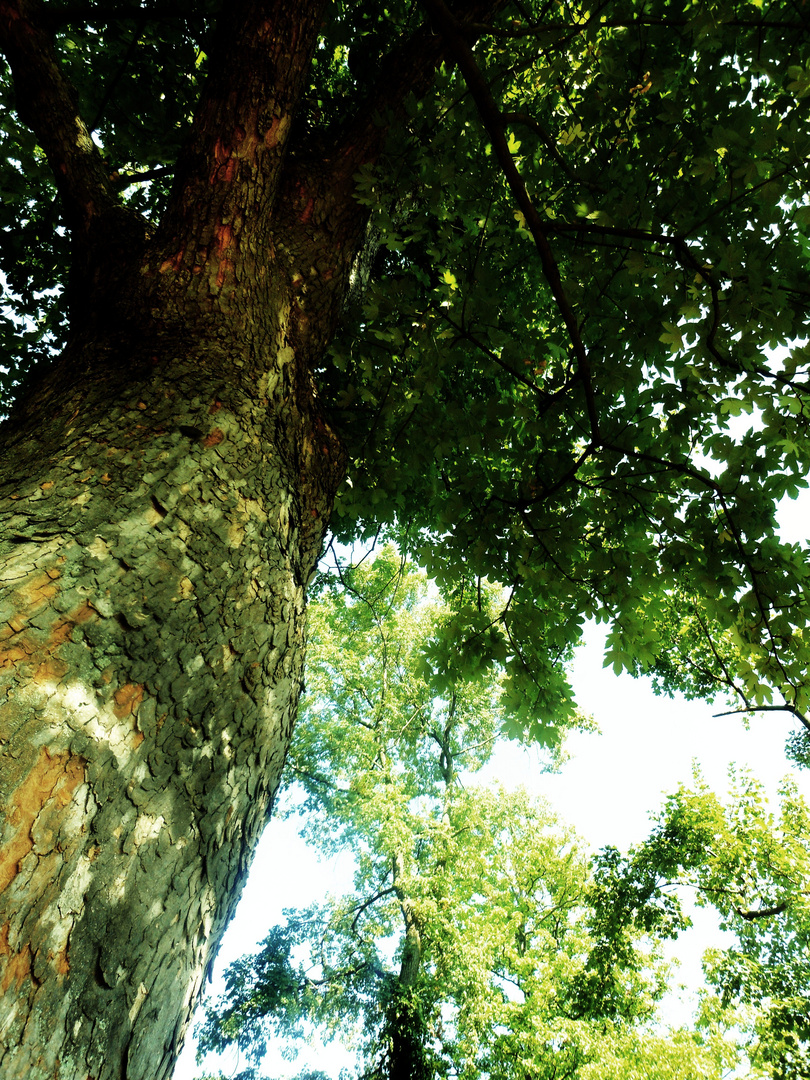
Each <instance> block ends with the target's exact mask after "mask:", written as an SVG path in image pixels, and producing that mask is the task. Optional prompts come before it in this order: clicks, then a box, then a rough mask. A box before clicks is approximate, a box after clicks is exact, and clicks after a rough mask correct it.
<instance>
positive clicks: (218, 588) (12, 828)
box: [0, 340, 333, 1080]
mask: <svg viewBox="0 0 810 1080" xmlns="http://www.w3.org/2000/svg"><path fill="white" fill-rule="evenodd" d="M239 344H240V343H239V341H238V340H237V341H234V342H233V343H232V346H231V348H230V349H225V348H220V349H218V348H217V347H215V346H213V345H211V344H210V343H208V344H206V345H199V346H198V347H197V349H196V350H195V349H194V348H190V347H189V344H188V342H185V343H184V344H183V345H182V346H179V345H178V347H177V348H176V350H172V349H171V348H170V347H169V346H167V345H166V343H164V344H163V351H162V354H160V355H158V354H152V352H151V351H150V350H148V349H147V350H145V351H144V349H143V347H141V348H140V350H139V349H135V348H129V349H127V348H126V347H125V346H124V345H123V344H121V343H119V344H118V345H117V346H116V347H112V346H110V345H109V344H108V345H105V346H104V347H101V346H98V345H92V346H90V345H85V346H84V348H83V349H81V350H79V352H80V355H78V356H77V355H75V350H74V355H71V356H70V357H68V358H67V360H68V361H69V362H70V363H71V364H72V365H74V366H75V365H76V364H82V365H84V366H85V370H87V371H88V372H89V371H93V372H94V373H95V374H94V377H93V379H92V381H91V382H90V385H89V386H88V385H86V384H85V385H83V386H81V387H77V388H74V389H73V390H72V391H71V390H69V389H66V388H65V385H64V381H63V380H62V379H61V378H60V377H59V374H60V372H61V371H62V370H63V368H61V369H59V371H58V372H57V373H56V377H53V376H52V377H51V378H50V379H49V380H47V381H46V382H45V383H43V385H42V387H41V388H40V390H39V392H38V394H37V395H36V403H35V405H36V407H35V408H34V409H33V410H32V415H33V416H35V417H38V419H37V421H36V426H34V427H32V426H30V425H28V426H25V425H24V426H23V427H22V429H21V430H18V431H17V432H16V433H15V434H14V436H12V437H11V438H10V439H8V440H7V442H6V447H7V448H9V452H7V454H6V456H5V458H4V463H3V466H2V486H0V492H1V493H2V495H1V499H0V505H2V510H3V517H4V519H5V521H6V525H5V529H4V532H3V541H4V543H3V548H2V563H1V564H0V586H2V592H0V673H1V675H2V680H3V692H2V695H0V738H1V739H2V770H0V777H2V806H3V808H4V817H3V820H2V823H1V824H2V844H1V846H0V990H2V994H3V1009H2V1013H0V1075H2V1077H3V1078H4V1080H6V1078H11V1077H20V1078H22V1077H26V1078H30V1080H35V1078H39V1077H53V1076H59V1077H61V1078H65V1080H68V1078H70V1080H73V1078H79V1077H81V1078H84V1077H95V1078H101V1077H115V1078H120V1077H129V1078H130V1080H135V1078H137V1077H144V1078H149V1080H153V1078H154V1080H157V1078H160V1077H168V1076H170V1075H171V1071H172V1068H173V1065H174V1061H175V1055H176V1051H177V1047H178V1045H179V1042H180V1040H181V1038H182V1035H183V1032H184V1030H185V1027H186V1025H187V1023H188V1020H189V1018H190V1014H191V1010H192V1006H193V1004H194V1002H195V1000H196V996H197V991H198V989H199V987H200V985H201V983H202V980H203V977H204V975H205V972H206V970H207V968H208V966H209V965H210V962H211V959H212V957H213V955H214V953H215V951H216V947H217V945H218V942H219V939H220V936H221V934H222V931H223V929H224V927H225V925H226V924H227V922H228V920H229V918H230V916H231V914H232V912H233V908H234V906H235V904H236V901H237V899H238V896H239V893H240V891H241V886H242V883H243V881H244V878H245V875H246V873H247V868H248V866H249V863H250V858H251V853H252V851H253V848H254V846H255V844H256V841H257V840H258V837H259V835H260V833H261V830H262V828H263V827H264V825H265V823H266V821H267V816H268V813H269V811H270V806H271V801H272V795H273V792H274V790H275V788H276V785H277V782H278V778H279V773H280V770H281V767H282V765H283V762H284V757H285V753H286V749H287V745H288V741H289V737H290V733H291V729H292V725H293V720H294V715H295V708H296V702H297V698H298V691H299V687H300V683H301V669H302V662H303V645H304V593H305V588H306V584H307V579H308V577H309V576H310V574H311V572H312V570H313V568H314V566H315V562H316V559H317V555H318V550H319V545H320V541H321V535H322V530H323V524H324V522H325V520H326V517H327V514H328V509H329V506H328V504H329V499H330V497H331V487H332V486H333V485H328V487H329V488H330V490H325V489H324V487H323V485H321V487H320V490H318V485H316V484H312V483H309V482H308V478H307V475H306V470H307V462H306V460H305V458H304V455H303V454H302V447H306V446H307V445H308V444H309V443H311V432H307V431H306V430H305V428H306V425H305V422H304V421H303V419H302V418H301V417H296V410H295V408H294V407H292V406H291V404H290V402H289V400H287V399H286V396H287V395H286V394H285V389H284V388H285V386H286V387H287V390H289V380H288V379H286V378H285V373H284V367H285V364H287V365H288V364H289V359H288V357H289V351H290V350H289V349H285V347H284V346H281V347H280V348H279V349H278V350H277V362H276V365H275V371H271V372H270V373H269V375H268V377H267V378H266V379H265V387H264V389H263V393H262V394H259V395H257V394H255V393H252V394H251V393H246V392H243V391H242V389H241V388H240V387H239V386H238V385H236V386H235V385H234V379H233V377H232V375H231V377H230V378H227V377H226V373H227V372H228V370H230V371H231V372H232V370H233V368H234V365H235V364H238V354H237V351H236V350H238V347H239ZM271 383H274V384H275V389H274V390H271V389H270V384H271ZM280 417H283V418H284V420H283V423H282V422H281V421H280V419H279V418H280ZM326 449H330V447H328V446H327V445H326V443H325V440H324V445H323V446H322V447H319V448H318V450H319V451H321V452H322V451H323V450H326Z"/></svg>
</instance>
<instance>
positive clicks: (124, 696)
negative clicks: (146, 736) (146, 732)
mask: <svg viewBox="0 0 810 1080" xmlns="http://www.w3.org/2000/svg"><path fill="white" fill-rule="evenodd" d="M113 701H114V702H115V705H114V706H113V712H114V713H115V715H116V716H117V717H118V719H119V720H120V719H122V718H123V717H125V716H130V715H131V714H132V713H133V712H135V710H136V709H137V708H138V706H139V705H140V703H141V702H142V701H143V683H124V685H123V686H121V687H119V688H118V689H117V690H116V691H115V693H114V694H113ZM141 738H143V736H141Z"/></svg>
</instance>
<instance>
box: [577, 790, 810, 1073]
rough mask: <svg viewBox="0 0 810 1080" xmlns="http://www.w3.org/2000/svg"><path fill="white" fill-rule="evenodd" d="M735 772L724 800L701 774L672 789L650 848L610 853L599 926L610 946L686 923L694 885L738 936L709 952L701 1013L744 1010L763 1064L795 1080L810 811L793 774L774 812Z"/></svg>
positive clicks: (809, 894)
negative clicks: (684, 898)
mask: <svg viewBox="0 0 810 1080" xmlns="http://www.w3.org/2000/svg"><path fill="white" fill-rule="evenodd" d="M731 779H732V784H731V789H730V791H729V796H728V799H727V801H726V802H725V804H724V803H723V802H721V800H719V799H718V798H717V796H716V795H715V794H714V792H712V791H711V790H710V789H709V788H708V787H707V785H706V784H705V783H704V782H703V781H702V780H701V778H700V775H699V774H698V775H697V776H696V777H695V786H694V787H693V788H688V787H685V786H684V787H681V788H680V789H679V791H678V792H677V793H676V794H675V795H673V796H670V798H669V799H668V800H667V803H666V805H665V807H664V809H663V810H662V811H661V813H660V815H659V817H658V821H657V822H656V825H655V828H654V830H653V831H652V833H651V835H650V837H649V839H648V840H647V841H646V842H645V843H644V844H642V845H639V846H638V847H637V848H636V849H631V850H630V851H629V852H628V853H627V855H625V856H621V855H620V854H619V853H618V852H617V851H615V850H613V849H607V850H606V851H605V852H604V853H602V855H601V856H600V857H599V859H598V860H597V871H596V882H597V884H596V889H595V892H594V899H595V912H596V915H597V919H596V923H597V925H599V926H601V927H602V929H603V931H604V935H605V940H606V942H607V941H614V940H620V937H621V934H622V933H627V934H630V935H633V934H636V933H638V932H639V930H640V929H643V928H647V927H658V928H662V927H664V926H667V925H669V926H674V927H677V926H678V925H679V924H680V925H683V916H682V914H681V907H680V895H682V888H683V887H686V888H688V889H689V890H690V891H692V890H694V892H695V895H696V897H697V903H698V904H699V905H702V906H708V905H711V906H712V907H714V908H715V909H716V910H717V912H718V914H719V915H720V926H721V928H722V929H724V930H727V931H730V932H731V933H733V934H734V935H735V937H736V941H735V943H734V944H733V945H731V946H730V947H728V948H725V949H710V950H708V951H707V953H706V955H705V957H704V973H705V976H706V983H707V990H706V992H705V996H704V1000H703V1004H702V1009H703V1013H704V1015H705V1016H711V1015H714V1016H717V1015H719V1013H720V1011H721V1010H722V1009H727V1010H730V1011H729V1015H730V1016H734V1014H735V1013H736V1020H733V1021H732V1022H733V1024H734V1026H735V1027H736V1028H737V1029H738V1032H739V1034H738V1038H739V1039H740V1043H741V1045H742V1046H743V1048H744V1050H745V1053H746V1055H747V1057H748V1059H749V1060H750V1062H751V1064H752V1067H753V1068H754V1069H755V1071H756V1070H757V1069H758V1070H761V1074H762V1075H765V1076H773V1077H778V1078H779V1080H787V1078H789V1077H801V1076H805V1075H806V1074H807V1072H808V1067H810V1056H809V1054H810V1031H809V1030H808V1025H807V999H808V978H807V975H808V971H807V949H808V935H809V934H810V920H809V919H808V898H810V861H809V857H810V850H809V849H808V836H810V830H808V825H809V824H810V818H809V817H808V814H809V813H810V811H808V807H807V805H806V803H805V801H804V799H803V798H802V797H801V796H800V795H799V794H798V792H797V790H796V788H795V785H793V784H792V783H790V782H788V781H786V782H785V783H784V784H783V785H782V789H781V791H780V806H779V810H778V813H774V812H773V811H772V810H771V809H770V807H769V805H768V801H767V799H766V798H765V794H764V791H763V788H762V785H761V784H760V783H759V782H758V781H757V780H756V779H755V778H754V777H753V776H751V775H749V774H747V773H741V774H739V775H736V774H734V773H733V772H732V776H731Z"/></svg>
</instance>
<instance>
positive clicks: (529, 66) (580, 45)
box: [0, 0, 810, 741]
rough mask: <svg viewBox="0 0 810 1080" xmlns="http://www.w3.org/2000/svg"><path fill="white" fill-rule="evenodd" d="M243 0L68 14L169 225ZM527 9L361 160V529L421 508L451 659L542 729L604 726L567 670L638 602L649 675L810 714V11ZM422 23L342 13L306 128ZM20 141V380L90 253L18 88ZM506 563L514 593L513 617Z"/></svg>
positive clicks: (3, 251) (10, 159) (345, 367)
mask: <svg viewBox="0 0 810 1080" xmlns="http://www.w3.org/2000/svg"><path fill="white" fill-rule="evenodd" d="M423 7H424V8H425V9H426V10H427V11H428V12H429V13H430V15H431V19H434V20H435V22H436V26H437V27H438V26H440V25H441V26H442V27H444V31H443V32H446V33H447V34H448V35H450V38H452V34H451V33H450V30H447V24H446V20H445V21H442V20H444V19H445V16H444V15H442V14H441V13H442V10H443V5H441V4H439V3H438V0H424V4H423ZM219 9H220V5H219V4H218V3H217V2H216V0H207V2H206V3H202V4H194V5H190V4H188V3H185V2H184V3H180V4H175V5H172V11H171V13H167V12H166V11H165V10H163V7H162V5H160V4H154V5H145V6H143V7H134V6H133V7H132V8H128V7H126V6H120V5H117V6H116V11H115V13H114V15H113V14H112V13H111V11H110V9H109V5H107V4H105V3H102V2H100V0H90V2H88V3H87V4H85V5H82V6H81V11H80V12H79V13H77V12H76V11H74V10H73V8H72V7H71V6H70V5H64V6H63V5H61V4H52V5H49V12H48V18H49V19H50V21H51V24H52V25H53V26H54V28H55V31H56V39H57V51H58V54H59V57H60V59H61V60H62V62H63V63H64V64H65V65H66V67H67V69H68V71H69V73H70V76H71V78H72V80H73V82H74V84H75V86H76V90H77V94H78V97H79V100H80V103H81V105H82V107H83V110H84V114H85V115H86V116H88V117H90V118H91V119H90V124H91V126H92V127H93V129H94V132H95V137H96V138H97V140H98V142H99V145H101V146H102V148H103V153H104V155H105V158H106V160H107V161H109V164H110V170H111V173H114V174H115V175H116V176H117V177H119V180H120V184H121V188H122V193H123V196H124V198H125V199H126V200H128V201H129V203H130V205H131V206H132V207H133V208H134V209H137V210H139V211H140V212H142V213H143V214H145V216H146V217H147V219H149V220H150V221H151V222H153V223H157V222H159V220H160V212H161V207H162V206H163V203H164V201H165V194H166V190H167V184H168V182H169V180H170V178H171V175H172V172H173V170H174V169H175V164H176V161H177V159H178V155H179V152H180V149H179V148H180V146H181V143H182V139H183V135H184V132H185V130H186V128H187V124H188V121H189V118H190V116H191V114H192V112H193V109H194V104H195V101H196V98H197V94H198V92H199V86H200V83H201V76H202V75H203V74H205V73H206V71H207V69H208V67H209V60H208V51H209V49H210V48H212V46H213V43H214V41H215V39H216V35H215V32H214V30H213V27H214V25H215V24H214V20H215V18H216V16H217V14H218V12H219ZM493 10H494V12H495V14H494V15H493V17H492V19H491V22H490V23H489V24H480V25H478V24H476V25H475V26H474V27H472V28H468V31H467V37H468V38H469V39H472V40H475V49H474V57H473V62H472V64H473V66H472V70H470V67H469V64H467V67H465V69H464V74H463V75H462V73H461V72H460V70H459V68H458V66H457V65H456V61H458V60H459V59H460V58H463V57H462V53H463V49H462V50H461V52H459V47H458V45H457V44H456V45H453V44H452V42H451V45H450V46H449V47H448V50H447V54H446V63H445V64H444V65H443V66H442V67H441V69H440V70H439V71H438V73H437V76H436V79H435V82H434V84H433V86H432V88H431V90H430V91H429V92H428V93H423V94H422V93H420V94H419V95H417V94H415V93H413V94H411V95H410V96H408V97H407V98H406V99H405V100H404V101H403V102H402V103H401V109H400V111H399V112H397V111H396V110H394V112H393V113H391V114H390V115H389V114H386V115H384V116H383V115H380V116H378V121H379V123H381V124H385V125H386V126H387V129H388V130H389V139H388V143H387V147H386V150H385V153H384V154H383V155H382V157H381V158H380V160H378V161H376V163H374V164H367V165H365V166H363V168H362V169H361V170H360V171H359V173H358V175H357V177H356V179H357V185H358V186H357V198H358V199H359V200H360V202H361V203H362V204H363V205H364V206H365V207H366V208H367V210H368V213H369V215H370V225H369V233H368V243H367V246H366V250H365V251H364V252H363V254H362V256H361V257H360V259H359V260H358V265H357V271H356V275H355V277H356V280H355V287H354V288H353V290H352V293H351V296H350V298H349V301H348V303H347V307H346V310H345V312H344V318H343V325H342V330H341V333H340V335H339V337H338V338H337V339H336V340H335V342H334V343H333V346H332V347H331V349H330V350H329V351H328V353H327V354H326V355H325V356H324V357H323V359H322V363H321V366H320V369H319V370H318V372H317V376H318V381H319V384H320V399H321V401H322V402H324V404H325V405H326V407H327V408H328V410H329V413H330V416H331V419H332V421H333V423H334V424H335V425H336V427H337V428H338V430H339V431H340V433H341V436H342V438H343V439H344V442H345V445H346V448H347V451H348V454H349V458H350V470H349V476H348V479H347V483H346V485H345V487H344V489H343V491H342V494H341V496H340V499H339V503H338V506H337V510H336V517H335V519H334V523H333V525H334V530H335V532H336V534H337V535H338V536H339V537H340V538H341V539H344V540H347V539H350V538H353V537H357V536H365V537H368V536H371V535H376V534H378V533H379V532H380V530H387V531H388V532H389V533H390V534H391V535H392V536H395V537H396V538H398V542H399V546H400V549H401V550H403V551H407V552H409V553H410V554H411V555H412V556H413V557H414V558H415V559H416V561H417V562H418V563H419V564H420V565H422V566H424V567H425V568H427V570H428V572H429V573H430V575H431V576H432V577H434V578H435V579H436V581H437V582H438V583H439V587H440V588H441V589H442V592H443V595H444V597H445V599H446V600H447V601H448V603H451V604H452V605H453V609H454V612H455V617H454V618H453V619H448V620H447V621H446V623H445V625H444V627H443V632H442V634H441V635H438V636H437V638H436V641H435V643H434V659H435V670H436V672H437V673H438V672H439V671H440V670H446V671H448V672H449V673H450V675H449V677H450V678H451V680H452V679H455V678H456V677H457V676H458V675H459V674H461V672H459V671H456V670H455V665H456V660H457V658H461V661H462V664H463V665H464V666H465V667H466V668H469V667H471V666H478V667H484V666H486V665H495V666H498V665H502V666H503V667H504V670H505V672H506V679H505V688H506V694H507V696H506V703H507V706H508V709H509V712H510V716H511V720H510V723H511V724H512V725H513V728H514V729H515V730H517V729H518V728H521V729H522V730H523V731H524V732H526V733H527V734H529V735H530V736H531V737H534V738H539V739H541V740H543V739H546V738H548V739H551V740H552V741H553V739H554V738H555V736H554V735H553V733H552V729H553V728H554V726H555V725H564V724H565V723H567V722H569V721H570V720H571V719H572V718H573V717H575V716H576V706H575V703H574V702H573V699H572V694H571V690H570V687H569V685H568V683H567V680H566V678H565V663H566V659H567V657H568V655H569V651H570V648H571V646H572V645H573V644H576V642H577V641H578V640H579V638H580V634H581V627H582V625H583V622H584V620H585V619H587V618H589V617H595V618H597V619H600V620H607V621H609V622H610V623H611V624H612V629H611V634H610V638H609V651H608V657H607V659H608V662H609V663H611V664H613V666H614V667H615V668H616V669H617V670H621V669H628V670H631V671H634V672H651V673H653V674H654V675H655V677H656V678H657V679H658V681H659V683H660V685H661V687H662V689H664V690H667V691H669V690H672V689H682V690H685V691H686V692H688V693H697V694H701V695H706V694H709V695H711V694H713V693H714V692H715V691H717V690H720V691H722V690H727V691H729V692H731V693H733V694H735V695H736V697H737V701H738V703H739V704H740V705H741V706H742V707H744V708H756V707H759V706H769V705H770V706H773V707H786V708H789V709H790V710H792V711H795V712H796V713H797V714H798V715H799V716H800V717H804V716H806V713H807V709H808V703H809V699H808V694H809V693H810V691H808V689H807V683H806V679H805V672H806V670H807V667H808V660H810V657H809V656H808V646H807V631H806V626H807V595H808V590H807V573H808V569H807V567H808V563H807V558H806V549H804V548H800V547H798V546H791V545H788V544H785V543H782V542H781V541H780V540H779V538H778V536H777V533H776V531H775V522H774V507H775V506H776V504H777V503H778V502H779V501H780V500H781V499H782V498H783V497H785V496H789V497H795V496H796V494H797V493H798V492H799V491H800V490H801V489H803V488H804V487H805V485H806V479H805V478H806V476H807V472H808V466H809V465H810V442H808V437H807V431H808V417H809V416H810V413H809V412H808V410H809V409H810V404H809V403H808V383H807V368H808V353H807V345H806V344H805V342H806V340H807V338H808V327H807V322H808V294H807V287H806V277H807V261H808V250H810V248H809V244H810V239H809V238H808V226H810V208H809V207H808V202H807V194H806V193H807V190H808V161H810V131H809V130H808V123H807V116H808V113H807V108H806V101H807V88H808V78H807V71H808V70H809V69H810V54H809V53H808V50H810V45H808V42H810V35H808V34H807V33H806V31H807V28H808V23H807V18H808V17H807V15H806V13H805V12H804V10H803V8H802V7H801V6H800V5H789V6H783V5H762V4H761V3H759V0H607V2H605V3H603V4H601V5H600V6H599V8H598V9H595V10H593V11H590V10H589V9H585V8H582V7H580V6H577V5H576V4H575V5H571V4H568V3H567V2H566V3H563V2H562V0H542V2H541V0H529V2H523V3H520V4H517V3H515V4H509V3H504V4H501V5H498V4H494V5H493ZM421 21H422V12H421V10H420V8H419V7H418V6H417V5H413V4H410V3H405V2H404V0H403V2H396V3H392V4H385V5H383V4H381V3H379V2H378V0H363V2H362V3H359V4H356V3H352V4H348V3H344V2H341V0H333V2H332V3H331V4H329V5H328V7H327V9H326V15H325V18H324V22H323V26H322V38H321V41H320V44H319V48H318V49H317V51H316V55H315V59H314V61H313V66H312V69H311V74H310V78H309V81H308V86H307V87H306V90H305V94H304V98H303V100H302V103H301V105H300V108H299V116H298V119H297V121H296V124H297V128H296V132H297V144H296V145H297V146H298V147H299V152H301V153H305V154H307V155H309V156H312V155H315V156H317V155H319V154H321V153H327V150H328V148H329V147H330V146H332V145H334V140H335V139H336V137H337V134H336V133H338V132H339V131H340V130H342V129H343V126H345V123H346V117H349V116H351V115H353V112H354V111H355V110H356V109H359V108H360V107H361V105H362V103H363V102H364V101H365V100H366V98H367V96H368V95H369V94H371V95H372V96H373V95H374V93H375V88H377V87H379V85H380V83H379V82H378V81H377V80H382V81H384V78H385V76H384V72H385V70H386V67H387V65H388V64H389V63H390V62H392V61H393V60H394V59H396V57H397V56H398V55H399V50H401V49H402V48H403V43H404V42H407V41H408V40H409V35H411V34H412V33H413V32H414V31H415V30H416V28H417V27H418V25H419V24H420V22H421ZM449 25H450V29H451V30H452V19H451V23H450V24H449ZM463 36H464V35H462V37H463ZM450 38H449V39H448V40H450ZM0 79H2V86H0V91H2V93H3V95H4V96H5V97H9V95H10V88H9V79H8V75H7V74H5V73H3V74H2V75H0ZM476 80H477V82H476ZM468 84H469V85H468ZM145 86H148V87H149V88H150V92H149V93H148V94H146V93H144V92H143V88H144V87H145ZM471 87H472V89H471ZM0 139H2V149H1V150H0V170H2V172H1V173H0V183H2V186H3V189H4V192H6V194H7V198H6V199H5V200H4V209H3V211H2V217H1V218H0V270H2V272H3V274H4V275H5V277H6V280H7V283H8V290H9V291H8V295H7V298H6V307H5V309H4V311H5V314H4V322H3V323H2V334H1V335H0V343H1V344H2V345H3V347H4V348H5V350H6V352H5V357H6V359H4V360H0V368H7V369H8V370H7V371H6V372H5V373H4V374H3V375H2V379H3V384H2V387H0V388H1V389H3V390H4V391H6V392H8V391H9V390H10V388H11V387H12V385H13V384H16V383H17V382H18V381H19V379H20V378H21V376H22V375H23V374H24V372H25V370H26V365H29V364H30V363H31V362H33V361H36V360H38V359H42V358H44V357H46V356H47V355H48V354H49V352H50V351H51V350H52V349H55V348H58V347H59V345H60V344H61V343H62V342H63V341H64V338H65V334H66V306H65V305H66V302H67V301H66V299H65V293H64V289H65V286H66V284H67V279H68V275H67V262H68V250H67V241H66V237H65V235H64V229H62V228H61V226H60V224H59V216H58V215H59V212H58V209H57V206H56V203H55V202H54V187H53V181H52V179H51V178H50V177H49V175H48V172H47V168H46V165H45V162H44V158H43V155H42V152H41V151H40V150H39V148H38V147H37V145H36V141H35V140H34V138H33V137H32V136H31V134H30V133H29V131H28V129H27V128H26V127H25V126H24V125H22V124H21V123H20V121H19V120H18V118H17V117H16V114H15V113H14V111H13V110H9V111H7V112H6V113H4V117H3V121H2V126H1V128H0ZM139 174H140V175H141V177H143V178H141V179H139ZM770 350H776V351H770ZM23 352H25V356H26V357H27V359H25V360H22V359H19V357H21V356H22V355H23ZM482 580H489V581H492V582H498V583H500V585H502V586H503V588H504V592H503V594H502V599H501V601H500V603H499V607H498V608H497V610H495V611H493V613H492V614H491V615H490V616H488V621H487V623H486V624H485V623H484V621H483V618H482V614H481V611H480V610H479V608H478V605H477V599H476V598H477V594H478V589H479V583H480V582H481V581H482ZM680 610H687V611H688V612H689V618H688V625H687V626H685V627H683V628H680V627H679V626H678V622H679V620H674V619H673V617H672V615H673V611H674V612H675V613H677V612H678V611H680Z"/></svg>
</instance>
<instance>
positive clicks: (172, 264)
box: [160, 248, 185, 274]
mask: <svg viewBox="0 0 810 1080" xmlns="http://www.w3.org/2000/svg"><path fill="white" fill-rule="evenodd" d="M183 255H185V248H180V250H179V251H176V252H175V253H174V255H171V256H170V257H169V258H168V259H164V260H163V262H162V263H161V264H160V273H161V274H168V272H169V271H170V270H171V271H173V272H174V273H175V274H176V273H177V271H178V270H179V269H180V267H181V266H182V263H183Z"/></svg>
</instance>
